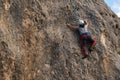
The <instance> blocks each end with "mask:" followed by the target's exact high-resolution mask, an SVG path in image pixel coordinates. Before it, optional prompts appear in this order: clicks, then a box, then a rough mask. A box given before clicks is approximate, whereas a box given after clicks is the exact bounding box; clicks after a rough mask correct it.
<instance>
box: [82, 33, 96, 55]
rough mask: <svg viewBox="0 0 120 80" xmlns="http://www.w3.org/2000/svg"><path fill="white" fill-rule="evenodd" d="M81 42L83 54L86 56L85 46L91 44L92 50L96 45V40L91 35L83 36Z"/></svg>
mask: <svg viewBox="0 0 120 80" xmlns="http://www.w3.org/2000/svg"><path fill="white" fill-rule="evenodd" d="M80 40H81V41H82V42H81V50H82V53H83V54H84V56H85V55H87V52H86V49H85V45H86V44H87V43H88V42H89V43H90V47H89V48H90V49H92V48H94V47H95V45H96V39H95V38H92V37H91V35H90V34H82V35H81V36H80Z"/></svg>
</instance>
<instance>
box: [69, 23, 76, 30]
mask: <svg viewBox="0 0 120 80" xmlns="http://www.w3.org/2000/svg"><path fill="white" fill-rule="evenodd" d="M67 26H68V27H70V28H71V29H74V30H77V29H78V28H77V27H75V26H73V25H71V24H69V23H67Z"/></svg>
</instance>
